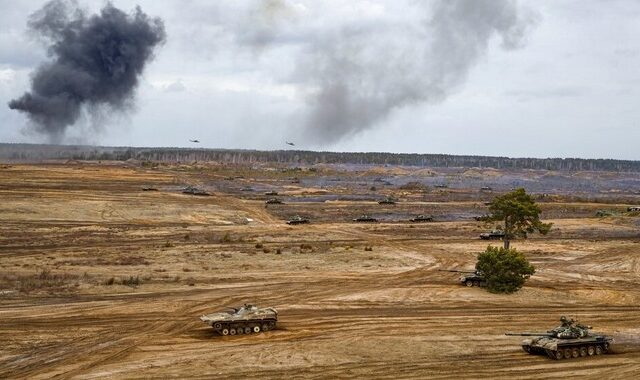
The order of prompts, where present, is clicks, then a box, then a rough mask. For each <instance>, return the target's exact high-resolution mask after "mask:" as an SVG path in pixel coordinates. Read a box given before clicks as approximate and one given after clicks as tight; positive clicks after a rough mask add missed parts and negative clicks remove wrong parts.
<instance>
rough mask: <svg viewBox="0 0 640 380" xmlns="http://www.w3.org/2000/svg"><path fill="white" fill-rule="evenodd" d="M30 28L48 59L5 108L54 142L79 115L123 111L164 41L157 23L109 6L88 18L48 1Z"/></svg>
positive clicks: (60, 0)
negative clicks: (26, 88) (27, 88)
mask: <svg viewBox="0 0 640 380" xmlns="http://www.w3.org/2000/svg"><path fill="white" fill-rule="evenodd" d="M29 28H30V29H31V30H32V31H34V32H35V33H37V34H38V35H40V36H42V37H43V39H44V41H46V42H47V43H48V44H49V49H48V54H49V56H50V57H51V58H52V59H51V61H50V62H46V63H44V64H42V65H41V66H40V67H38V69H37V70H36V71H35V72H34V73H33V75H32V78H31V91H30V92H26V93H25V94H24V95H22V96H21V97H20V98H17V99H14V100H11V101H10V102H9V108H11V109H15V110H19V111H21V112H25V113H26V114H27V116H28V118H29V119H30V121H31V122H32V124H33V127H34V128H35V130H36V131H38V132H40V133H43V134H46V135H47V136H48V137H49V139H50V140H51V141H53V142H58V141H60V140H61V139H62V138H63V137H64V135H65V132H66V130H67V128H68V127H69V126H72V125H73V124H75V123H76V121H77V120H78V118H79V117H80V116H81V115H82V112H83V110H87V111H89V112H93V111H95V110H97V109H99V108H103V107H106V108H107V109H109V110H113V111H123V110H126V109H127V108H128V106H129V105H130V104H131V101H132V99H133V95H134V90H135V89H136V87H137V85H138V78H139V76H140V74H141V73H142V71H143V69H144V67H145V64H146V63H147V62H149V61H150V60H151V59H152V58H153V51H154V48H155V47H156V46H158V45H159V44H161V43H162V42H164V40H165V31H164V24H163V23H162V20H160V19H158V18H149V16H147V15H146V14H145V13H143V12H142V10H141V9H140V8H139V7H137V8H136V9H135V10H134V11H133V12H132V13H131V14H126V13H124V12H123V11H121V10H119V9H117V8H115V7H114V6H113V5H112V4H111V3H107V4H106V5H105V7H104V8H103V9H102V10H101V11H100V13H99V14H95V15H91V16H87V15H86V13H85V12H84V11H83V10H81V9H80V8H79V7H78V6H77V4H76V3H75V2H70V1H63V0H53V1H50V2H48V3H47V4H46V5H45V6H44V7H43V8H42V9H40V10H39V11H37V12H36V13H34V14H33V15H31V17H30V20H29Z"/></svg>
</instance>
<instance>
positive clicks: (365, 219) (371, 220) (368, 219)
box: [353, 214, 378, 223]
mask: <svg viewBox="0 0 640 380" xmlns="http://www.w3.org/2000/svg"><path fill="white" fill-rule="evenodd" d="M353 221H354V222H359V223H376V222H377V221H378V219H376V218H374V217H371V216H369V215H367V214H363V215H360V216H359V217H357V218H355V219H353Z"/></svg>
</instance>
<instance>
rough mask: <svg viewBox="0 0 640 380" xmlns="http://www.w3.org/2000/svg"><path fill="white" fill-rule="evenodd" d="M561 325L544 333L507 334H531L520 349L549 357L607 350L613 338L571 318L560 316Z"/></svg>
mask: <svg viewBox="0 0 640 380" xmlns="http://www.w3.org/2000/svg"><path fill="white" fill-rule="evenodd" d="M560 322H561V325H560V326H558V327H556V328H554V329H553V330H549V331H547V332H546V333H507V334H506V335H509V336H531V337H533V338H527V339H525V340H523V341H522V349H523V350H524V351H525V352H527V353H529V354H532V355H536V354H537V355H547V356H548V357H550V358H551V359H555V360H561V359H575V358H578V357H585V356H593V355H602V354H604V353H607V352H609V348H610V345H611V343H613V338H612V337H610V336H606V335H600V334H592V333H591V332H590V331H589V330H591V326H585V325H582V324H580V323H578V322H576V321H574V320H573V319H567V318H566V317H564V316H563V317H561V318H560Z"/></svg>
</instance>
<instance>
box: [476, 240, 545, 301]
mask: <svg viewBox="0 0 640 380" xmlns="http://www.w3.org/2000/svg"><path fill="white" fill-rule="evenodd" d="M476 271H478V273H481V274H482V276H483V277H484V279H485V282H486V284H487V285H486V286H487V290H489V291H490V292H492V293H513V292H515V291H517V290H518V289H520V288H522V285H524V282H525V280H526V279H528V278H529V277H530V276H531V275H533V274H534V273H535V271H536V270H535V268H534V267H533V265H531V264H530V263H529V261H528V260H527V258H526V257H524V255H523V254H522V253H520V252H518V251H516V250H515V249H507V248H503V247H492V246H488V247H487V250H486V251H484V252H482V253H480V254H479V255H478V262H477V263H476Z"/></svg>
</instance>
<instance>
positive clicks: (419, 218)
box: [411, 214, 433, 222]
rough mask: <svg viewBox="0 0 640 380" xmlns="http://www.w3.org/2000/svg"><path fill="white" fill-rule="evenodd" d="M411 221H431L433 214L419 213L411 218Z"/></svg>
mask: <svg viewBox="0 0 640 380" xmlns="http://www.w3.org/2000/svg"><path fill="white" fill-rule="evenodd" d="M411 221H412V222H433V216H429V215H422V214H420V215H418V216H416V217H415V218H412V219H411Z"/></svg>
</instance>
